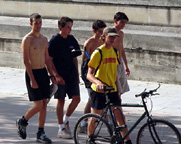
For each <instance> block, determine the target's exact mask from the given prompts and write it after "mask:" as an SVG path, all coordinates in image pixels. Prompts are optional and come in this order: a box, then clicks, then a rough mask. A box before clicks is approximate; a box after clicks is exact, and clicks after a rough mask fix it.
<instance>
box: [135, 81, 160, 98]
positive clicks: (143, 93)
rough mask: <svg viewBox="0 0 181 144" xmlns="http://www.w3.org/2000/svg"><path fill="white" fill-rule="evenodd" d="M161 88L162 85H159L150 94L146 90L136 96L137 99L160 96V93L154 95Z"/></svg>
mask: <svg viewBox="0 0 181 144" xmlns="http://www.w3.org/2000/svg"><path fill="white" fill-rule="evenodd" d="M159 88H160V84H158V87H157V88H156V89H153V90H150V91H149V92H146V89H145V90H144V91H143V92H142V93H140V94H137V95H135V97H140V96H141V97H143V98H145V97H149V95H151V96H153V95H159V94H158V93H154V92H156V91H157V90H158V89H159Z"/></svg>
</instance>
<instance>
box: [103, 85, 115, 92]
mask: <svg viewBox="0 0 181 144" xmlns="http://www.w3.org/2000/svg"><path fill="white" fill-rule="evenodd" d="M111 90H114V88H113V87H109V86H105V87H104V92H106V91H111Z"/></svg>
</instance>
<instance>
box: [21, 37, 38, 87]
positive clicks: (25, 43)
mask: <svg viewBox="0 0 181 144" xmlns="http://www.w3.org/2000/svg"><path fill="white" fill-rule="evenodd" d="M30 44H31V39H30V38H28V37H25V38H23V40H22V44H21V47H22V52H23V61H24V65H25V68H26V71H27V73H28V75H29V77H30V84H31V87H32V88H38V84H37V82H36V80H35V77H34V75H33V72H32V66H31V64H30Z"/></svg>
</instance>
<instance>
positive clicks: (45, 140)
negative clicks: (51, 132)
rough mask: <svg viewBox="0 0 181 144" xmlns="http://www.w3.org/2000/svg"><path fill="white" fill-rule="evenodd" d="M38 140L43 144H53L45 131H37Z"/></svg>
mask: <svg viewBox="0 0 181 144" xmlns="http://www.w3.org/2000/svg"><path fill="white" fill-rule="evenodd" d="M36 141H37V142H40V143H43V144H51V143H52V141H51V139H49V138H48V137H47V136H46V135H45V134H44V133H41V134H39V133H37V140H36Z"/></svg>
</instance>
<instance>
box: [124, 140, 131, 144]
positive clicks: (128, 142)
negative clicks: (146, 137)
mask: <svg viewBox="0 0 181 144" xmlns="http://www.w3.org/2000/svg"><path fill="white" fill-rule="evenodd" d="M124 144H132V142H131V140H128V141H126V142H124Z"/></svg>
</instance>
